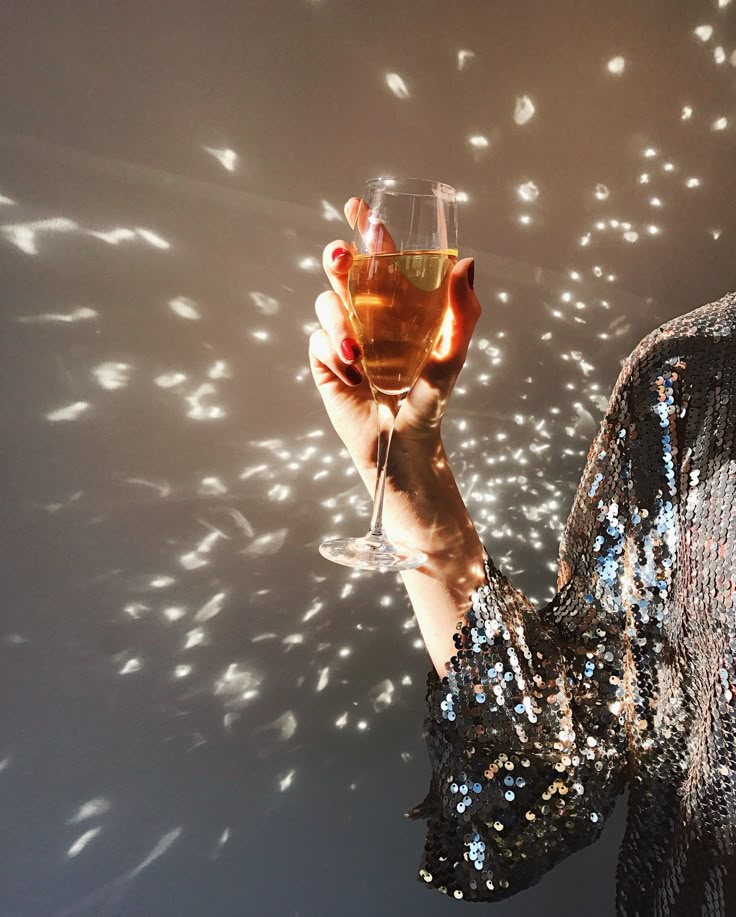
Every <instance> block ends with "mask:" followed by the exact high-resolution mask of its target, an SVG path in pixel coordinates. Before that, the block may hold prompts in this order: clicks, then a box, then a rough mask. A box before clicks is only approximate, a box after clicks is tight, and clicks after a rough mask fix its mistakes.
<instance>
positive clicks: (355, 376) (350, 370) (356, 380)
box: [345, 366, 363, 385]
mask: <svg viewBox="0 0 736 917" xmlns="http://www.w3.org/2000/svg"><path fill="white" fill-rule="evenodd" d="M345 375H346V376H347V377H348V379H350V381H351V382H352V383H353V385H360V383H361V382H362V381H363V377H362V376H361V374H360V372H359V371H358V370H357V369H356V368H355V367H354V366H347V367H346V368H345Z"/></svg>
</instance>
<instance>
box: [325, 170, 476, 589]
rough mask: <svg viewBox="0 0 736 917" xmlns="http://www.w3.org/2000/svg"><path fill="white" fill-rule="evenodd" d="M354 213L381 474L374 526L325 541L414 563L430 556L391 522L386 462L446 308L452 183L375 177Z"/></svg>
mask: <svg viewBox="0 0 736 917" xmlns="http://www.w3.org/2000/svg"><path fill="white" fill-rule="evenodd" d="M357 214H358V215H357V218H356V221H355V232H354V237H353V246H352V247H353V263H352V267H351V268H350V273H349V275H348V284H347V286H348V304H347V305H348V312H349V314H350V318H351V320H352V323H353V328H354V329H355V332H356V335H357V337H358V341H359V343H360V345H361V347H362V349H363V361H362V362H363V369H364V371H365V375H366V377H367V379H368V382H369V384H370V387H371V392H372V394H373V399H374V401H375V403H376V407H377V415H378V454H377V457H376V466H377V472H378V474H377V477H376V489H375V494H374V499H373V518H372V519H371V525H370V529H369V530H368V533H367V534H366V535H364V536H363V537H362V538H336V539H331V540H330V541H325V542H323V543H322V544H321V545H320V547H319V550H320V553H321V554H322V555H323V556H324V557H326V558H327V559H328V560H331V561H334V562H335V563H338V564H344V565H345V566H348V567H357V568H359V569H361V570H379V571H387V570H411V569H413V568H415V567H419V566H421V565H422V564H424V563H426V561H427V555H426V554H424V553H423V552H422V551H419V550H418V549H416V548H413V547H412V546H411V545H407V544H403V543H402V542H399V541H392V540H389V538H388V537H387V535H386V532H385V531H384V528H383V495H384V490H385V484H386V465H387V461H388V453H389V448H390V446H391V437H392V435H393V431H394V425H395V422H396V417H397V415H398V412H399V411H400V410H401V405H402V404H403V403H404V401H405V400H406V397H407V395H408V394H409V392H410V391H411V388H412V386H413V385H414V383H415V382H416V380H417V379H418V378H419V376H420V375H421V373H422V370H423V369H424V367H425V365H426V363H427V361H428V360H429V358H430V356H431V354H432V351H433V350H434V348H435V346H436V344H437V341H438V339H439V337H440V333H441V331H442V324H443V322H444V320H445V316H446V314H447V308H448V305H449V288H450V274H451V273H452V269H453V268H454V266H455V264H457V256H458V249H457V205H456V200H455V189H454V188H452V187H450V185H446V184H444V183H442V182H436V181H429V180H427V179H423V178H411V177H400V178H399V177H396V178H391V177H383V176H382V177H379V178H371V179H369V180H368V181H366V182H365V183H364V190H363V195H362V197H361V201H360V206H359V208H358V211H357Z"/></svg>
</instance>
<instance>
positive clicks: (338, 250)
mask: <svg viewBox="0 0 736 917" xmlns="http://www.w3.org/2000/svg"><path fill="white" fill-rule="evenodd" d="M349 254H350V252H349V251H348V250H347V248H336V249H335V251H334V252H333V253H332V260H333V262H335V261H337V260H338V259H339V258H342V257H343V255H349Z"/></svg>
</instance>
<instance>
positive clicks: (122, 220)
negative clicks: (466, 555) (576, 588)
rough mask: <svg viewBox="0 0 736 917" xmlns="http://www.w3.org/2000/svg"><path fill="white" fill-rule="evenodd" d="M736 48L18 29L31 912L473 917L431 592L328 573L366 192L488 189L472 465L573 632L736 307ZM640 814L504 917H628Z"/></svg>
mask: <svg viewBox="0 0 736 917" xmlns="http://www.w3.org/2000/svg"><path fill="white" fill-rule="evenodd" d="M704 25H710V26H712V28H713V34H712V36H711V37H710V38H707V40H703V38H705V37H706V36H707V32H701V35H702V36H703V38H699V37H698V36H697V35H696V34H694V29H696V27H698V26H704ZM718 48H721V49H722V51H720V52H719V51H717V49H718ZM735 50H736V3H733V4H730V3H726V4H724V3H723V0H721V6H720V8H719V5H718V3H717V0H708V2H705V0H703V2H699V0H690V2H674V0H648V2H647V3H641V2H639V0H636V2H635V0H618V2H615V3H614V2H608V3H603V2H597V0H587V2H585V3H582V2H573V0H558V2H556V3H549V2H542V0H537V2H534V0H529V2H525V3H519V2H517V3H513V2H508V3H501V2H497V0H494V2H491V0H485V2H470V0H466V2H456V3H447V2H438V0H402V2H398V3H389V2H368V0H364V2H360V3H359V2H345V0H344V2H339V0H269V2H266V0H263V2H254V0H250V2H247V0H244V2H240V3H234V2H233V3H225V2H217V0H207V2H197V0H179V2H177V3H171V2H149V3H145V4H144V3H137V2H124V0H112V2H97V3H93V2H86V0H77V2H64V0H56V2H51V0H46V2H34V0H24V2H12V0H4V2H3V4H2V7H1V9H0V61H1V62H2V63H1V67H2V79H0V195H2V198H0V278H1V281H2V287H1V289H2V314H1V320H2V326H1V329H2V333H1V334H0V350H1V351H2V389H1V391H2V413H1V415H0V423H1V424H2V456H3V462H2V467H3V471H4V472H5V474H4V476H3V485H2V488H3V489H2V494H1V496H2V507H3V513H2V525H1V526H0V539H1V541H2V563H3V567H2V618H1V625H0V638H1V639H0V657H1V658H0V678H1V684H2V687H1V691H0V705H2V710H1V712H0V761H2V773H0V832H1V835H2V839H1V842H0V843H1V844H2V856H0V914H2V915H12V917H39V915H44V917H45V915H55V917H61V915H69V917H71V915H75V917H77V915H79V917H100V915H110V917H112V915H115V917H117V915H125V917H127V915H135V917H138V915H140V917H149V915H150V917H160V915H164V917H168V915H175V917H180V915H181V917H200V915H212V917H240V915H246V914H248V915H249V914H257V915H289V917H342V915H347V914H358V915H373V914H388V915H407V914H422V915H443V914H450V913H458V910H459V908H461V907H462V905H460V904H458V903H456V902H454V901H452V900H447V899H445V898H443V897H442V896H441V895H439V894H437V893H436V892H429V891H427V890H426V889H424V888H423V887H422V886H421V884H420V883H419V882H418V881H417V880H416V878H415V876H416V869H417V866H418V863H419V858H420V854H421V847H422V843H423V838H424V824H423V823H422V822H410V821H408V820H406V819H405V818H404V817H403V812H404V811H406V810H407V809H409V808H410V807H411V806H412V805H414V804H415V803H417V802H418V801H419V800H420V799H421V798H423V796H424V794H425V792H426V789H427V786H428V781H429V765H428V760H427V757H426V751H425V747H424V744H423V739H422V717H423V713H424V684H425V678H426V673H427V671H428V669H429V665H430V662H429V659H428V657H427V655H426V653H425V651H424V649H423V646H422V644H421V641H420V638H419V632H418V629H417V628H416V627H415V625H414V621H413V616H412V612H411V607H410V606H409V603H408V601H407V599H406V597H405V594H404V592H403V586H402V585H401V582H400V581H399V580H398V578H397V577H394V576H383V577H382V576H377V575H370V574H363V575H355V574H354V573H353V572H352V571H350V570H348V569H346V568H341V567H337V566H334V565H331V564H329V563H328V562H327V561H325V560H323V559H322V558H321V557H320V556H319V554H318V552H317V545H318V543H319V541H320V540H321V539H322V537H323V536H324V535H326V534H327V533H337V532H340V533H344V534H361V533H363V531H364V530H365V528H366V526H367V521H368V517H369V510H370V507H369V501H368V495H367V494H366V493H365V492H364V491H363V489H362V485H360V484H359V483H358V482H357V480H356V476H355V475H351V474H350V468H349V466H348V463H347V461H346V456H345V454H344V453H343V452H341V448H340V443H339V441H338V440H337V438H336V436H335V435H334V434H333V432H332V431H331V428H330V427H329V424H328V422H327V420H326V417H325V416H324V414H323V411H322V406H321V402H320V400H319V397H318V395H317V394H316V392H315V390H314V388H313V385H312V381H311V376H310V374H309V370H308V365H307V336H308V333H309V331H310V330H311V329H312V327H313V326H314V321H315V316H314V310H313V303H314V299H315V297H316V296H317V294H318V293H319V292H321V291H322V290H323V289H325V288H327V281H326V278H325V277H324V275H323V273H322V269H321V253H322V249H323V247H324V246H325V245H326V244H327V243H329V242H331V241H333V240H335V239H337V238H342V239H349V238H350V231H349V228H348V227H347V224H346V223H345V221H344V219H343V218H342V206H343V203H344V202H345V200H346V199H347V198H348V197H349V196H351V195H353V194H358V195H359V194H360V191H361V180H362V179H364V178H367V177H370V176H373V175H379V174H386V173H391V172H394V173H408V174H412V175H418V176H426V177H430V178H435V179H439V180H442V181H446V182H449V183H451V184H453V185H455V186H456V187H457V188H458V190H459V191H462V192H464V193H465V195H466V196H467V199H466V200H465V202H464V203H463V204H462V205H461V207H460V217H459V219H460V246H461V252H460V254H461V257H465V256H468V255H472V256H475V258H476V290H477V291H478V294H479V296H480V298H481V301H482V303H483V305H484V314H483V317H482V319H481V323H480V325H479V327H478V330H477V332H476V336H475V339H474V343H473V346H472V348H471V351H470V354H469V359H468V363H467V366H466V369H465V370H464V372H463V375H462V376H461V380H460V382H459V389H458V391H457V394H456V395H455V396H454V399H453V402H452V406H451V408H450V411H449V413H448V416H447V418H446V422H445V431H446V440H447V443H448V448H449V450H450V451H451V453H452V461H453V466H454V468H455V471H456V475H457V477H458V480H459V482H460V485H461V488H462V490H463V493H464V494H465V495H467V502H468V505H469V508H470V510H471V513H472V514H473V517H474V519H475V521H476V523H477V525H478V528H479V531H481V534H482V537H483V539H484V541H485V544H486V546H487V548H488V550H489V551H490V553H491V554H492V555H493V557H494V558H495V560H496V562H497V563H498V564H499V566H501V567H502V568H503V569H504V571H505V572H506V573H507V574H508V575H509V576H510V577H511V579H512V580H513V582H514V583H515V584H516V585H517V586H519V587H520V588H522V589H524V590H525V591H526V592H527V594H529V595H530V596H532V597H533V598H534V599H535V600H536V601H537V602H540V603H541V602H543V601H546V600H547V599H548V598H549V597H550V595H551V594H552V590H553V588H554V584H555V578H556V558H557V554H556V552H557V546H558V540H559V534H560V530H561V526H562V524H563V523H564V521H565V518H566V516H567V513H568V511H569V509H570V506H571V503H572V497H573V493H574V490H575V487H576V485H577V481H578V479H579V475H580V472H581V470H582V467H583V464H584V460H585V455H586V453H587V449H588V445H589V443H590V441H591V438H592V436H593V434H594V432H595V429H596V427H597V424H598V423H599V421H600V418H601V415H602V412H603V410H604V408H605V403H606V401H607V398H608V395H609V393H610V390H611V387H612V385H613V382H614V380H615V378H616V375H617V373H618V370H619V366H620V362H621V360H622V359H623V358H624V357H625V356H626V355H627V354H628V353H629V352H630V350H631V349H632V348H633V347H634V346H635V344H636V343H637V342H638V341H639V340H640V338H641V337H642V336H643V335H644V334H646V333H647V332H648V331H649V330H651V329H652V328H653V327H655V326H656V325H657V324H659V323H661V322H662V321H664V320H665V319H667V318H669V317H671V316H674V315H677V314H679V313H682V312H685V311H688V310H690V309H692V308H694V307H696V306H698V305H700V304H702V303H704V302H707V301H709V300H712V299H714V298H717V297H718V296H720V295H721V294H722V293H723V292H725V291H726V290H728V289H733V288H734V287H735V286H736V277H735V274H736V270H735V268H734V258H733V253H734V238H735V231H736V209H735V208H734V206H733V196H732V190H731V188H732V181H733V164H734V154H735V153H736V143H735V139H734V138H735V136H736V134H735V131H736V104H734V99H735V95H734V88H735V87H736V57H734V56H733V55H734V51H735ZM461 52H472V55H471V54H469V53H462V54H461ZM618 56H621V57H622V58H623V71H622V72H618V73H617V72H611V71H610V70H609V68H608V64H609V62H610V61H612V60H614V59H615V58H617V57H618ZM721 56H723V58H724V60H723V62H721V63H719V62H718V60H719V59H720V57H721ZM611 66H612V68H613V70H614V71H616V70H620V67H617V66H616V64H612V65H611ZM389 74H397V77H395V78H392V79H391V80H390V82H389V80H387V75H389ZM524 96H528V97H529V99H530V100H531V101H532V103H533V106H534V114H533V116H532V117H531V118H530V119H529V120H527V121H526V123H521V124H520V123H517V120H515V110H516V104H517V99H520V98H522V97H524ZM686 105H687V106H691V107H692V114H691V116H690V117H689V118H683V115H682V112H683V106H686ZM720 118H726V119H728V120H727V123H726V125H725V127H724V128H723V129H722V130H719V129H714V126H716V127H717V126H718V125H719V123H722V122H719V120H718V119H720ZM518 120H523V119H521V118H520V119H518ZM475 136H483V137H485V138H486V139H487V142H488V145H487V146H485V147H484V146H479V145H477V141H476V143H475V144H474V143H473V142H472V141H471V140H470V138H472V137H475ZM647 148H651V149H652V150H653V151H655V152H654V154H653V155H652V156H650V157H649V156H647V155H646V153H645V150H647ZM218 151H219V152H218ZM223 151H232V153H225V152H223ZM668 164H671V166H670V165H668ZM641 173H648V175H649V176H650V181H649V183H646V184H643V183H641V182H640V180H639V176H640V175H641ZM691 178H696V179H698V180H699V183H700V184H699V186H697V187H688V179H691ZM528 182H533V183H534V185H535V186H536V188H537V189H538V192H539V193H538V197H537V198H536V199H535V200H533V201H524V200H523V199H522V198H521V197H520V195H519V188H520V186H523V185H526V183H528ZM691 184H692V183H691ZM597 186H600V187H598V191H597V195H596V188H597ZM604 186H605V187H604ZM524 193H525V194H526V196H527V197H530V196H531V197H533V196H534V189H530V188H528V187H527V188H525V189H524ZM652 198H657V199H659V200H660V201H661V206H659V207H658V206H656V205H654V204H653V202H652V201H651V199H652ZM524 215H528V216H529V217H530V220H531V222H529V223H524V222H521V220H520V218H521V217H522V216H524ZM610 221H614V224H613V225H612V224H611V222H610ZM615 221H618V225H615ZM622 223H627V224H630V225H629V226H628V228H627V227H622V226H621V224H622ZM598 225H600V226H602V227H603V228H597V226H598ZM652 226H653V227H656V230H649V229H648V227H652ZM627 232H628V233H633V234H637V235H636V236H635V235H629V236H628V239H630V240H634V241H628V240H627V239H626V238H625V237H624V233H627ZM654 233H656V234H654ZM584 238H589V242H588V244H587V245H582V244H581V240H582V239H584ZM571 272H577V273H576V274H575V275H574V276H571ZM623 814H624V813H623V809H622V807H621V806H620V807H619V809H618V810H617V813H616V817H615V819H614V821H613V822H612V823H611V824H610V825H608V826H607V828H606V831H605V833H604V835H603V838H602V839H601V841H600V842H599V843H598V844H596V845H595V846H594V847H592V848H589V849H587V850H585V851H582V852H580V853H578V854H576V855H575V856H574V857H572V858H570V859H569V860H568V861H567V862H565V863H564V864H563V865H562V866H561V867H560V868H559V869H558V870H557V871H556V872H555V873H553V874H551V875H548V876H547V877H546V878H545V880H544V881H543V882H542V883H541V884H540V885H539V886H537V887H536V888H535V889H532V890H530V891H528V892H524V893H521V894H519V895H518V896H517V897H515V898H512V899H509V900H508V901H506V902H504V903H502V904H500V905H496V906H494V909H493V913H494V914H495V915H498V917H507V915H509V917H510V915H537V914H542V913H544V914H545V917H563V915H564V917H570V915H571V914H574V915H583V914H587V913H589V912H590V910H591V907H592V906H594V907H595V909H596V911H597V912H598V913H600V914H605V915H610V914H612V913H613V894H614V872H615V855H616V848H617V845H618V842H619V839H620V837H621V832H622V830H623V821H622V819H623ZM488 909H489V910H490V906H488Z"/></svg>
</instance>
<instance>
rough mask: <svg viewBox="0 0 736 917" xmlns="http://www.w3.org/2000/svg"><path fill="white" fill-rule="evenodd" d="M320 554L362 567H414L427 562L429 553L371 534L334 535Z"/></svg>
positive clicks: (383, 570)
mask: <svg viewBox="0 0 736 917" xmlns="http://www.w3.org/2000/svg"><path fill="white" fill-rule="evenodd" d="M319 553H320V554H321V555H322V556H323V557H326V558H327V560H331V561H332V562H333V563H336V564H343V566H345V567H356V568H357V569H359V570H378V571H380V572H381V573H386V572H387V571H389V570H413V569H414V568H415V567H421V565H422V564H424V563H426V562H427V555H426V554H423V553H422V552H421V551H418V550H417V549H416V548H412V547H410V546H409V545H407V544H402V543H401V542H400V541H388V540H387V539H384V538H379V537H378V536H376V535H371V534H370V533H369V534H368V535H366V536H365V537H364V538H333V539H332V540H331V541H323V542H322V544H321V545H320V546H319Z"/></svg>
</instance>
